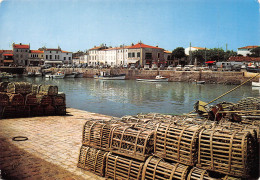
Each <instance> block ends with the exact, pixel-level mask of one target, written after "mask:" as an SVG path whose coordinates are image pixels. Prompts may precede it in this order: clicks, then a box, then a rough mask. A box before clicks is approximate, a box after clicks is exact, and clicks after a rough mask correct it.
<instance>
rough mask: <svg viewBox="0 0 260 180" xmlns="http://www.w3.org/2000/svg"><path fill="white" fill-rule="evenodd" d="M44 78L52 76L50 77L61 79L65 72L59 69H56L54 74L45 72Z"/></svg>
mask: <svg viewBox="0 0 260 180" xmlns="http://www.w3.org/2000/svg"><path fill="white" fill-rule="evenodd" d="M45 77H46V78H52V79H63V78H64V77H65V74H64V73H63V72H61V71H58V72H57V73H55V74H46V75H45Z"/></svg>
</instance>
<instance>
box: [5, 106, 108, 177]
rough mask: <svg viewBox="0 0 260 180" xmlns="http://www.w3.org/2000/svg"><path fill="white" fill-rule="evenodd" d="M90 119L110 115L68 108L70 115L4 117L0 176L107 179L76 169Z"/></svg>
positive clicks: (105, 117) (103, 117) (104, 117)
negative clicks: (18, 138)
mask: <svg viewBox="0 0 260 180" xmlns="http://www.w3.org/2000/svg"><path fill="white" fill-rule="evenodd" d="M91 118H92V119H110V118H111V117H110V116H106V115H101V114H96V113H90V112H86V111H81V110H77V109H72V108H67V116H45V117H32V118H17V119H1V120H0V172H1V175H0V179H1V177H2V178H3V179H37V180H38V179H67V180H71V179H104V178H101V177H99V176H96V175H95V174H93V173H91V172H88V171H85V170H82V169H80V168H77V162H78V156H79V151H80V147H81V144H82V131H83V125H84V124H85V122H86V120H89V119H91ZM15 136H26V137H28V140H27V141H13V140H12V138H13V137H15Z"/></svg>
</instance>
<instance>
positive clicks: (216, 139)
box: [197, 129, 256, 177]
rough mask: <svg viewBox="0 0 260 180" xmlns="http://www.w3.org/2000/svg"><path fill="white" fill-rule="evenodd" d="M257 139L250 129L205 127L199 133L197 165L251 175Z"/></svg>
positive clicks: (225, 171) (227, 172) (246, 175)
mask: <svg viewBox="0 0 260 180" xmlns="http://www.w3.org/2000/svg"><path fill="white" fill-rule="evenodd" d="M254 146H255V140H254V138H253V136H252V134H251V133H250V132H248V131H236V130H230V129H220V130H219V129H203V130H202V131H201V132H200V134H199V151H198V164H197V167H200V168H202V169H206V170H212V171H216V172H220V173H223V174H227V175H233V176H238V177H249V176H250V174H251V173H252V172H253V171H254V168H255V167H254V162H255V161H254V158H255V155H256V152H255V147H254Z"/></svg>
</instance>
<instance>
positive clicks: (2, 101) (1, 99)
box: [0, 92, 9, 106]
mask: <svg viewBox="0 0 260 180" xmlns="http://www.w3.org/2000/svg"><path fill="white" fill-rule="evenodd" d="M8 104H9V96H8V95H7V94H6V93H5V92H0V106H8Z"/></svg>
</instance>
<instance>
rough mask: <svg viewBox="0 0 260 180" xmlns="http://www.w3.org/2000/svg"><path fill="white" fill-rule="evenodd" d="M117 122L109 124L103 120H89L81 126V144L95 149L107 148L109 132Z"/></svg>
mask: <svg viewBox="0 0 260 180" xmlns="http://www.w3.org/2000/svg"><path fill="white" fill-rule="evenodd" d="M116 126H119V124H110V123H109V122H107V121H104V120H89V121H87V122H86V123H85V125H84V128H83V139H82V144H83V145H85V146H90V147H94V148H97V149H102V150H108V148H109V142H110V133H111V131H112V130H113V128H115V127H116Z"/></svg>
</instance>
